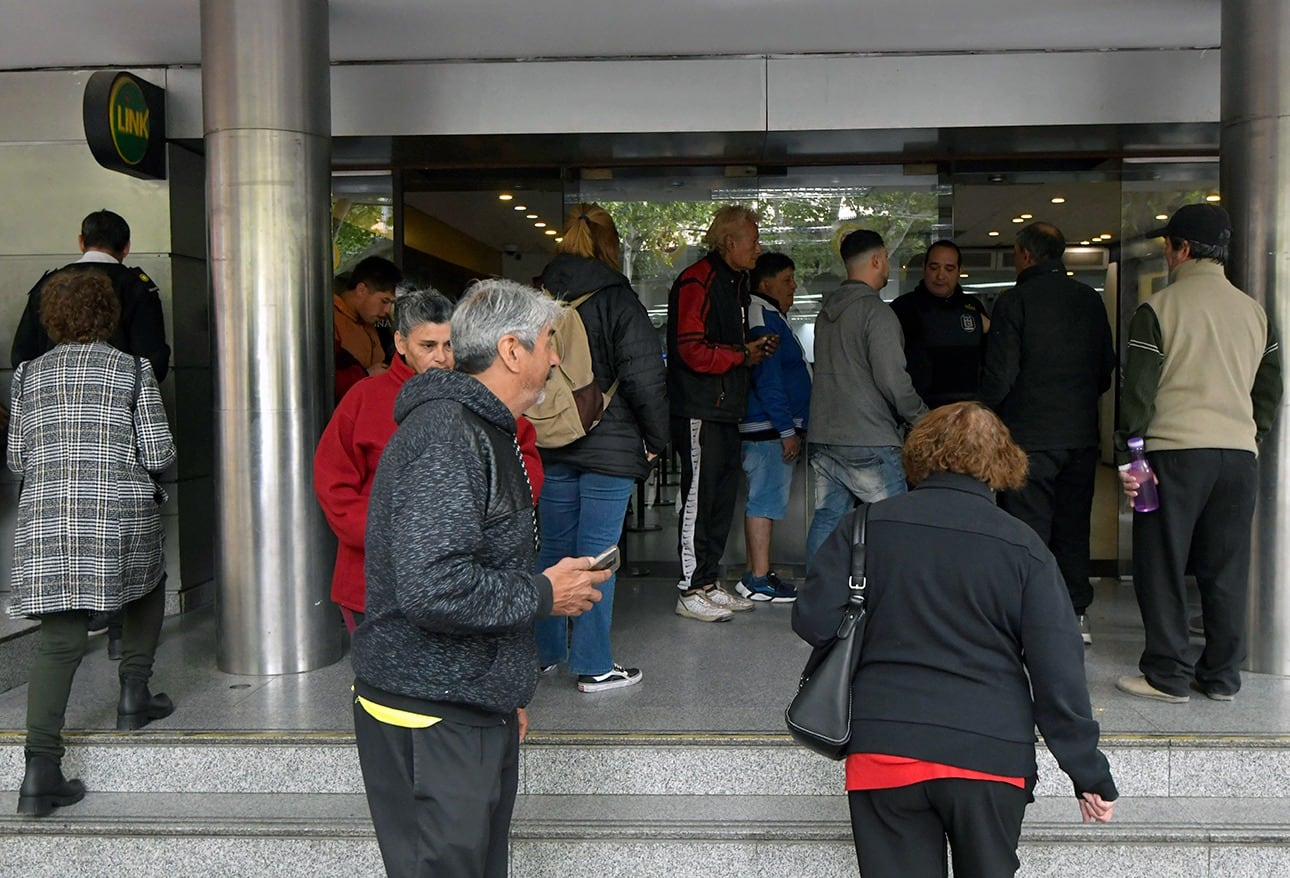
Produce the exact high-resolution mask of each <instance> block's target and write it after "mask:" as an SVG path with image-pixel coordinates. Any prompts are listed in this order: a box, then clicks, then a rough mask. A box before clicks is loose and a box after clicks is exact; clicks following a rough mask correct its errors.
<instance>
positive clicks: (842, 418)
mask: <svg viewBox="0 0 1290 878" xmlns="http://www.w3.org/2000/svg"><path fill="white" fill-rule="evenodd" d="M926 411H927V406H926V405H924V404H923V401H922V399H920V398H919V396H918V393H917V392H915V390H914V384H913V382H912V381H911V380H910V378H909V373H908V372H907V371H906V370H905V343H904V337H903V335H902V334H901V331H900V321H899V320H898V319H897V318H896V313H895V312H894V311H892V310H891V306H890V305H888V304H887V303H886V302H884V301H883V300H882V299H881V298H879V297H878V291H877V290H875V289H874V288H873V287H871V286H869V285H868V284H866V283H864V282H863V281H858V280H848V281H843V283H842V286H841V287H839V288H838V289H836V290H834V291H833V292H831V293H827V294H826V295H825V296H824V302H823V307H821V308H820V314H819V316H818V317H816V318H815V383H814V387H813V389H812V391H811V421H810V423H811V430H810V433H809V436H810V441H811V442H819V443H824V444H827V445H867V446H884V445H885V446H899V445H900V444H901V442H902V438H901V428H902V426H904V425H906V424H912V423H913V422H914V421H915V420H917V419H918V418H919V417H920V416H921V415H922V414H924V413H925V412H926Z"/></svg>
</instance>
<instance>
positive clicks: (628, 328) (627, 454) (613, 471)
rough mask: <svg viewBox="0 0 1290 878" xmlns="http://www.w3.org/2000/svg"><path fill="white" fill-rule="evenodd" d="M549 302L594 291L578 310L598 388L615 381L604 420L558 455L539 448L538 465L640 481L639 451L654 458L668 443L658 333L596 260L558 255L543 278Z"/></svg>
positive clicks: (622, 283) (623, 284) (645, 469)
mask: <svg viewBox="0 0 1290 878" xmlns="http://www.w3.org/2000/svg"><path fill="white" fill-rule="evenodd" d="M542 285H543V286H544V287H546V288H547V289H548V290H549V291H550V292H551V294H552V295H554V296H555V297H556V298H558V299H563V300H564V301H573V300H574V299H576V298H578V297H579V296H583V295H586V294H587V293H589V292H591V291H592V290H599V292H597V293H596V294H595V295H594V296H592V297H591V298H590V299H588V300H587V301H586V302H584V303H583V304H582V305H581V306H579V308H578V314H579V315H581V317H582V323H583V325H584V326H585V327H586V328H587V341H588V342H589V344H590V345H591V362H592V368H593V370H594V371H595V373H596V382H597V383H598V384H599V385H600V389H601V390H602V391H603V390H608V389H609V386H610V385H611V384H613V383H614V380H615V379H617V380H618V390H617V392H616V393H615V394H614V398H613V401H612V402H610V404H609V408H608V409H606V411H605V416H604V418H603V419H602V420H601V421H600V423H599V424H597V425H596V427H595V429H594V430H592V431H591V432H590V433H588V434H587V435H586V436H584V437H582V438H581V439H579V440H578V441H577V442H574V443H572V444H570V445H566V446H565V447H564V448H543V449H541V453H542V463H543V465H544V466H550V465H551V464H553V463H563V464H567V465H569V466H573V467H577V468H578V469H580V470H585V471H588V472H595V473H602V474H604V475H610V476H627V477H629V478H633V479H640V478H644V477H645V476H646V475H647V474H648V473H649V464H648V463H647V462H646V461H645V451H646V450H647V449H648V450H649V451H652V452H654V453H655V454H659V453H661V452H662V451H663V448H664V446H665V445H667V441H668V408H667V373H666V369H665V367H664V364H663V350H662V347H661V346H660V345H659V340H658V334H657V332H655V330H654V326H653V324H651V323H650V319H649V315H648V314H647V313H646V312H645V306H644V305H642V304H641V301H640V298H639V297H637V295H636V291H635V290H633V289H632V285H631V282H630V281H628V280H627V278H625V277H624V276H623V275H622V274H620V273H618V272H617V271H614V270H613V269H612V268H610V267H609V266H608V265H605V264H604V263H603V262H600V261H598V260H595V259H587V258H584V257H581V256H570V255H567V254H563V255H560V256H557V257H556V258H555V259H554V260H553V261H552V262H551V264H550V265H548V266H547V268H546V271H544V272H543V273H542Z"/></svg>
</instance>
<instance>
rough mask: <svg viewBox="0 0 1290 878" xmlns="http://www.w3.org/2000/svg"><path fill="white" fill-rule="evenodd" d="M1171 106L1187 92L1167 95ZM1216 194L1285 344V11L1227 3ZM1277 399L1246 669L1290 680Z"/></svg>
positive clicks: (1247, 285) (1249, 287)
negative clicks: (1286, 676) (1218, 189)
mask: <svg viewBox="0 0 1290 878" xmlns="http://www.w3.org/2000/svg"><path fill="white" fill-rule="evenodd" d="M1170 97H1171V98H1172V99H1174V100H1182V99H1185V95H1171V96H1170ZM1221 112H1222V139H1221V149H1222V165H1221V178H1222V191H1223V202H1224V204H1225V206H1226V207H1227V209H1228V211H1229V212H1230V213H1231V215H1232V227H1233V234H1232V254H1231V256H1232V258H1231V261H1230V262H1229V264H1228V274H1229V276H1230V277H1231V279H1232V282H1233V283H1235V284H1236V285H1237V286H1238V287H1240V288H1241V289H1243V290H1245V291H1246V292H1248V293H1249V294H1250V295H1252V296H1254V298H1255V299H1257V300H1258V301H1259V302H1261V303H1262V304H1263V307H1264V308H1266V309H1267V312H1268V319H1269V320H1270V321H1271V322H1272V324H1273V326H1275V327H1276V329H1277V332H1278V334H1279V336H1280V338H1281V345H1282V356H1283V358H1286V344H1287V340H1290V248H1288V247H1287V243H1286V242H1287V236H1290V8H1288V7H1287V4H1286V3H1285V2H1284V0H1225V2H1224V3H1223V59H1222V111H1221ZM1286 416H1287V412H1286V404H1285V403H1284V402H1283V403H1282V406H1281V412H1280V414H1279V416H1278V418H1277V426H1276V427H1275V428H1274V430H1273V432H1272V435H1271V436H1270V437H1268V439H1267V440H1265V441H1264V443H1263V447H1262V448H1261V449H1260V452H1259V463H1260V467H1259V469H1260V483H1259V502H1258V508H1257V511H1256V513H1255V519H1254V544H1253V557H1252V561H1253V563H1252V565H1251V569H1250V619H1249V643H1250V654H1249V659H1248V661H1247V664H1246V667H1247V668H1248V669H1249V670H1251V671H1258V672H1261V673H1268V674H1290V505H1288V504H1287V500H1290V444H1288V443H1290V425H1287V424H1286Z"/></svg>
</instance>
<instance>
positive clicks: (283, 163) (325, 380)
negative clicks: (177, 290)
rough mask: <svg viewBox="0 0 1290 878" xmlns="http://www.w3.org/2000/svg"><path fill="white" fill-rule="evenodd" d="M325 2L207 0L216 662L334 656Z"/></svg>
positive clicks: (229, 665) (301, 666)
mask: <svg viewBox="0 0 1290 878" xmlns="http://www.w3.org/2000/svg"><path fill="white" fill-rule="evenodd" d="M327 14H328V10H327V2H326V0H201V27H202V105H203V115H204V126H203V127H204V131H205V135H206V169H207V170H206V180H207V183H206V203H207V209H208V210H209V212H210V213H209V230H208V232H209V236H210V266H211V283H212V296H213V301H212V304H211V314H212V319H213V321H214V333H213V335H214V339H215V341H214V345H215V358H214V366H215V502H216V507H217V508H216V528H217V531H216V542H215V545H216V549H215V554H216V558H215V575H216V580H217V586H218V612H219V645H218V657H217V660H218V663H219V667H220V668H221V669H222V670H225V671H228V672H230V673H236V674H290V673H298V672H300V671H307V670H309V669H311V668H317V667H320V666H322V665H326V664H330V663H331V662H334V661H337V660H338V659H339V658H340V655H341V641H340V633H339V629H338V626H337V624H336V612H335V609H334V608H333V607H332V605H331V603H330V602H329V600H328V590H329V582H330V579H331V566H332V561H333V559H334V554H333V552H332V550H331V549H330V548H329V546H330V545H331V544H330V541H329V534H328V531H327V523H326V521H325V520H324V519H323V517H322V513H321V512H320V510H319V509H318V504H317V502H316V501H315V499H314V496H313V490H312V481H313V480H312V460H313V450H314V445H315V443H316V442H317V440H318V436H319V435H320V433H321V431H322V427H323V425H324V419H325V417H326V414H327V411H328V408H329V406H328V394H329V392H330V380H331V319H330V318H331V302H330V297H329V295H328V291H329V289H330V285H331V271H330V268H331V253H330V226H329V222H330V219H329V218H330V206H329V205H330V186H331V183H330V174H331V169H330V163H331V107H330V100H331V94H330V93H331V89H330V81H329V64H330V57H329V56H330V48H329V37H328V20H327Z"/></svg>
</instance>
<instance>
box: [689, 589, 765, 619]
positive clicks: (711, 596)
mask: <svg viewBox="0 0 1290 878" xmlns="http://www.w3.org/2000/svg"><path fill="white" fill-rule="evenodd" d="M701 594H702V595H703V596H704V597H705V598H707V599H708V603H710V604H712V605H713V606H716V607H721V608H722V609H725V610H729V611H730V612H732V613H746V612H748V611H749V610H752V609H755V608H756V606H757V605H756V604H755V603H753V602H752V601H750V600H748V598H741V597H740V596H739V595H737V594H731V593H730V592H728V591H726V590H725V589H724V588H722V587H721V586H720V584H717V585H714V586H712V588H710V589H708V590H706V591H704V592H701Z"/></svg>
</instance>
